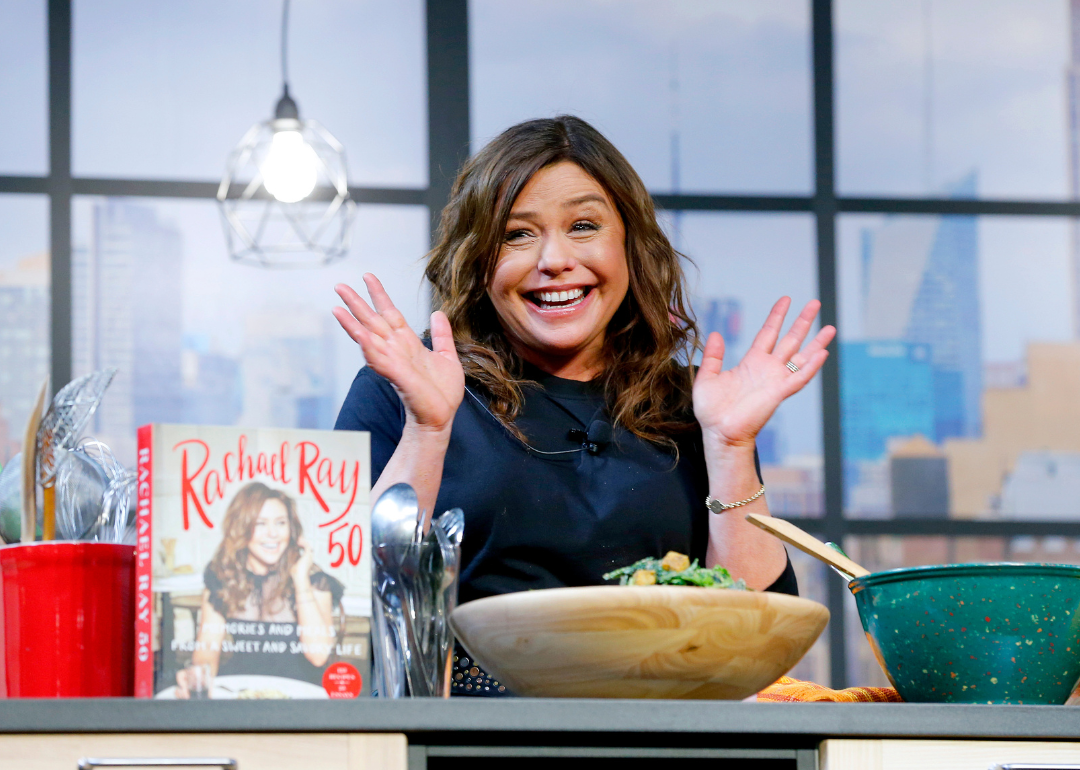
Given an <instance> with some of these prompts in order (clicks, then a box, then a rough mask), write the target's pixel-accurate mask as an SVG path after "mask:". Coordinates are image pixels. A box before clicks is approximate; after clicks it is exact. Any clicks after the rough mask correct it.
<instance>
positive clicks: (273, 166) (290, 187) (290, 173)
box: [260, 131, 319, 203]
mask: <svg viewBox="0 0 1080 770" xmlns="http://www.w3.org/2000/svg"><path fill="white" fill-rule="evenodd" d="M318 168H319V158H318V156H317V155H315V150H313V149H311V145H309V144H308V143H307V142H305V141H304V137H303V136H301V135H300V132H299V131H278V132H276V133H275V134H274V139H273V141H272V142H271V143H270V152H268V153H267V154H266V160H264V161H263V163H262V166H261V167H260V170H261V171H262V175H263V184H264V185H265V186H266V191H267V192H269V193H270V194H271V195H273V196H274V197H275V198H277V199H278V200H279V201H281V202H282V203H296V202H297V201H299V200H303V199H304V198H306V197H307V196H308V195H309V194H310V193H311V191H312V190H314V189H315V180H316V177H317V176H318Z"/></svg>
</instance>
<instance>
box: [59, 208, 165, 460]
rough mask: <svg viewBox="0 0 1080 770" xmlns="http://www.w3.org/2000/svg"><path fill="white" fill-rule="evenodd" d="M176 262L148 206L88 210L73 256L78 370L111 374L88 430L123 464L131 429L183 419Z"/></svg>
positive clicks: (129, 455)
mask: <svg viewBox="0 0 1080 770" xmlns="http://www.w3.org/2000/svg"><path fill="white" fill-rule="evenodd" d="M182 258H183V243H182V239H181V236H180V233H179V231H178V230H177V229H176V228H175V227H172V226H170V225H168V224H166V223H162V222H160V221H159V220H158V218H157V213H156V212H155V211H154V209H153V208H150V207H148V206H140V205H138V204H134V203H130V202H128V201H125V200H118V199H111V198H110V199H105V200H104V201H102V202H100V203H97V204H95V205H94V208H93V231H92V237H91V242H90V244H89V246H88V248H85V249H79V250H77V252H76V254H75V264H74V268H75V270H74V277H75V282H76V287H75V288H76V290H75V292H74V294H75V295H76V296H77V297H78V298H79V299H78V301H77V302H76V303H75V305H74V308H73V310H74V313H73V315H74V319H73V322H74V324H75V329H74V332H75V340H76V346H77V347H82V349H81V350H77V351H76V362H77V364H78V369H80V370H81V369H82V368H83V367H85V369H86V370H94V369H102V368H105V367H110V366H114V367H116V368H117V374H116V377H115V378H114V379H113V382H112V385H111V386H110V387H109V392H108V393H107V394H106V397H105V401H104V402H103V404H102V408H101V409H100V410H99V411H98V412H97V414H96V415H95V421H94V426H93V428H92V430H93V431H94V433H96V434H97V435H98V436H99V437H101V438H102V439H103V440H105V441H106V442H107V443H109V444H110V446H112V448H113V450H114V451H115V452H116V454H117V456H118V457H119V458H120V459H121V461H122V462H125V463H131V462H133V461H134V446H135V429H136V428H138V426H139V425H143V424H145V423H149V422H180V421H181V420H182V419H183V399H182V378H181V369H180V361H181V347H182V327H181V322H182V318H181V299H180V298H181V291H180V286H181V279H182V274H183V263H182ZM80 326H81V327H82V328H80ZM77 373H83V372H82V371H78V372H77Z"/></svg>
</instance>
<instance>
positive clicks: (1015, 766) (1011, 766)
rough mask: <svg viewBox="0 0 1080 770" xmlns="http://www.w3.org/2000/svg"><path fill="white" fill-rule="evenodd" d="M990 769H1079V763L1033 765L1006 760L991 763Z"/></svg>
mask: <svg viewBox="0 0 1080 770" xmlns="http://www.w3.org/2000/svg"><path fill="white" fill-rule="evenodd" d="M990 770H1080V765H1071V764H1070V765H1061V764H1049V765H1045V764H1035V765H1033V764H1031V763H1030V762H1008V763H1006V764H1004V765H993V766H992V767H991V768H990Z"/></svg>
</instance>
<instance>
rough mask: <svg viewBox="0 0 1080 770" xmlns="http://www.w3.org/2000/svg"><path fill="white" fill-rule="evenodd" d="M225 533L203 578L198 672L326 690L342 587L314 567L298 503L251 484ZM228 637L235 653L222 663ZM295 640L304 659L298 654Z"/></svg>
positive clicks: (180, 688)
mask: <svg viewBox="0 0 1080 770" xmlns="http://www.w3.org/2000/svg"><path fill="white" fill-rule="evenodd" d="M222 530H223V533H222V539H221V545H219V546H218V549H217V551H216V552H215V554H214V557H213V559H211V561H210V563H209V564H208V565H207V567H206V571H205V573H204V574H203V580H204V583H205V586H206V589H205V590H204V591H203V601H202V610H201V613H200V621H199V633H198V636H197V638H196V645H195V652H193V653H192V656H191V663H192V666H193V667H198V666H209V671H210V674H211V675H216V674H221V675H227V674H268V675H273V676H283V677H288V678H290V679H301V680H304V681H309V682H312V683H315V684H321V682H322V669H323V667H324V666H325V665H326V662H327V659H328V658H329V657H330V652H331V650H332V649H333V645H334V642H335V641H336V637H335V634H334V619H333V609H334V605H335V604H338V603H339V602H340V601H341V595H342V593H343V586H342V585H341V583H340V582H339V581H337V580H336V579H335V578H333V577H331V576H330V575H327V574H326V573H325V572H323V571H322V570H320V569H318V568H317V567H316V566H315V565H314V563H313V561H312V557H311V547H310V546H309V544H308V542H307V540H306V539H305V538H304V535H303V526H302V525H301V524H300V519H299V518H298V517H297V515H296V504H295V503H294V502H293V499H292V498H291V497H289V496H288V495H286V494H285V493H284V492H280V491H278V490H275V489H271V488H270V487H268V486H266V485H265V484H261V483H259V482H253V483H251V484H248V485H247V486H245V487H243V488H241V489H240V491H239V492H237V493H236V496H235V497H234V498H233V499H232V502H230V503H229V507H228V509H227V510H226V511H225V520H224V522H223V523H222ZM226 634H228V635H229V638H230V639H231V642H232V644H231V645H229V646H230V648H231V649H233V650H235V651H232V652H230V653H228V654H227V655H226V657H225V658H224V660H223V659H222V643H223V642H225V641H226ZM267 642H270V643H271V645H270V646H269V647H267V646H265V643H267ZM297 642H298V643H299V644H300V649H301V650H302V651H303V652H302V654H295V653H294V652H293V645H294V643H297ZM245 643H251V644H245ZM281 643H284V645H282V644H281ZM271 649H272V650H275V651H273V652H271V651H269V650H271ZM189 678H193V677H192V675H191V672H190V671H189V670H187V669H185V670H182V671H179V672H178V673H177V677H176V679H177V695H178V696H179V697H187V696H188V695H189V691H190V688H191V685H192V682H189V681H188V679H189Z"/></svg>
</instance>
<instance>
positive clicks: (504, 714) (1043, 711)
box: [0, 698, 1080, 742]
mask: <svg viewBox="0 0 1080 770" xmlns="http://www.w3.org/2000/svg"><path fill="white" fill-rule="evenodd" d="M1078 716H1080V711H1076V710H1074V709H1073V708H1072V707H1066V706H977V705H938V704H887V703H867V704H837V703H732V702H715V701H708V702H706V701H644V700H641V701H634V700H571V699H566V700H562V699H544V700H541V699H530V698H514V699H498V700H496V699H492V700H486V699H465V698H455V699H453V700H450V701H442V700H434V699H430V700H429V699H415V700H401V701H383V700H362V701H309V702H303V703H300V702H297V701H287V702H285V701H277V702H272V701H263V702H238V701H211V702H206V701H203V702H199V703H185V702H179V701H171V702H170V701H145V700H135V699H130V698H102V699H85V700H80V699H70V700H45V699H42V700H33V699H26V700H17V699H11V700H0V734H4V733H6V734H13V733H99V732H100V733H142V732H404V733H409V734H423V733H451V732H452V733H458V734H459V737H462V736H460V734H461V733H466V734H468V733H476V734H477V738H478V742H483V741H482V737H483V736H482V734H483V733H491V732H498V733H516V734H527V733H535V734H539V733H578V734H582V733H591V734H611V735H612V736H613V737H614V736H615V735H617V734H620V733H639V734H642V735H647V736H652V738H653V739H655V737H656V735H657V734H662V733H679V734H687V733H693V734H699V735H716V736H722V735H726V736H732V737H735V736H740V735H757V736H769V735H784V736H803V738H804V739H809V738H813V739H815V740H816V739H820V738H825V737H834V738H839V737H880V738H905V737H906V738H916V737H917V738H969V739H970V738H976V739H992V740H1032V739H1039V740H1078V741H1080V719H1078V718H1077V717H1078Z"/></svg>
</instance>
